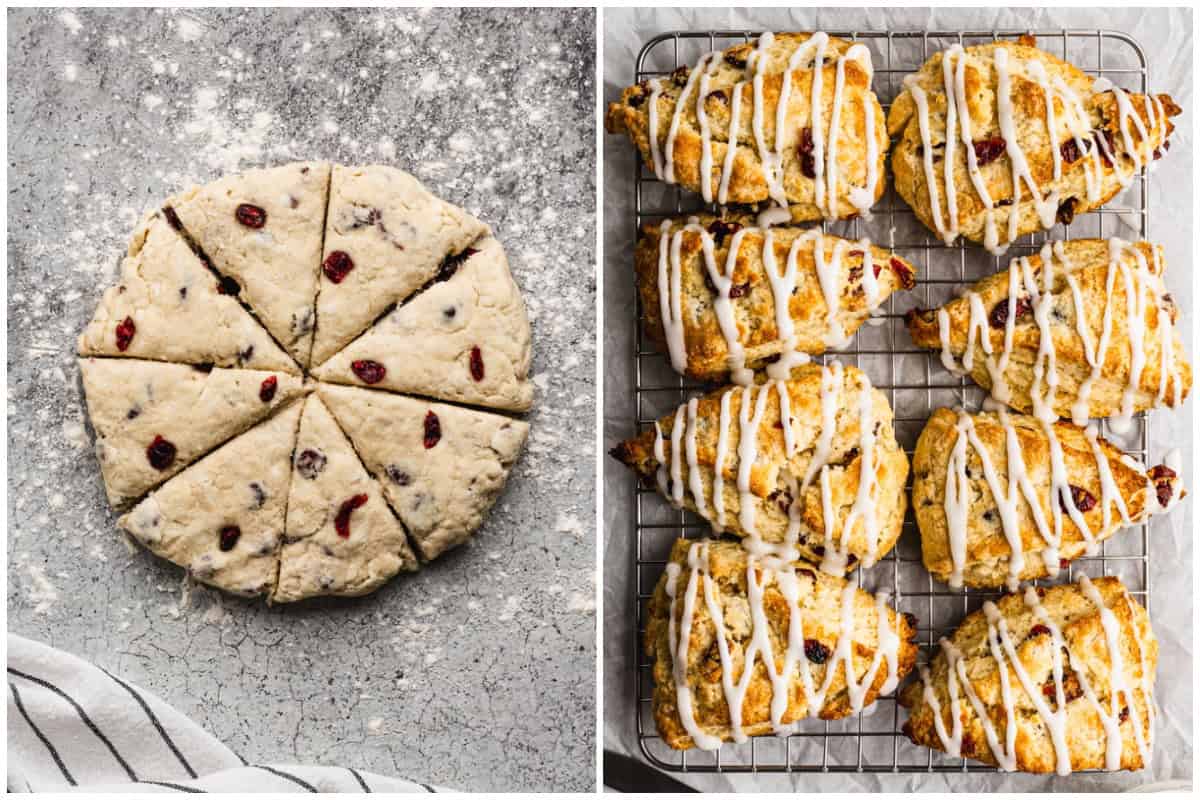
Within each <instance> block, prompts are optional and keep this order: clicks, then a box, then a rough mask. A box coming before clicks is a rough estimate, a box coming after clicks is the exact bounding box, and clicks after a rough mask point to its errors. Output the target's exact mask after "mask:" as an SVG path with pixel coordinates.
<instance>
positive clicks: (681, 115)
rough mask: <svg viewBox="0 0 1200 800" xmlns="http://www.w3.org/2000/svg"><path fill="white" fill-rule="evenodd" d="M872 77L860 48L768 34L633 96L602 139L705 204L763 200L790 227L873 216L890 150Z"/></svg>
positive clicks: (821, 38)
mask: <svg viewBox="0 0 1200 800" xmlns="http://www.w3.org/2000/svg"><path fill="white" fill-rule="evenodd" d="M873 72H874V70H873V67H872V65H871V53H870V51H869V50H868V49H867V48H866V47H865V46H863V45H862V44H855V43H852V42H848V41H845V40H843V39H838V38H834V37H830V36H828V35H826V34H825V33H822V32H818V33H780V34H772V33H769V32H768V33H764V34H762V35H761V36H760V37H759V38H758V41H757V42H755V43H754V44H750V43H746V44H739V45H736V46H734V47H731V48H729V49H728V50H725V51H724V52H722V53H709V54H707V55H705V56H704V57H703V58H702V59H701V60H700V61H699V63H697V64H696V65H695V66H694V67H692V68H691V69H688V68H687V67H680V68H679V69H678V70H676V71H675V73H674V74H673V75H671V76H670V77H667V78H661V79H655V80H651V81H644V82H642V83H640V84H638V85H636V86H630V87H629V88H627V89H625V90H624V91H623V92H622V93H621V99H620V101H618V102H615V103H611V104H610V105H609V107H608V114H607V115H606V116H605V128H606V129H607V130H608V132H609V133H623V134H625V135H626V136H628V137H629V139H630V140H631V141H632V142H633V143H634V144H635V145H636V146H637V148H638V149H639V150H640V151H641V154H642V158H643V159H644V160H645V162H646V163H647V164H649V165H650V166H651V167H652V168H653V170H654V174H655V175H656V176H657V177H658V178H659V179H660V180H663V181H666V182H667V183H677V184H679V185H680V186H684V187H686V188H688V189H691V190H692V191H696V192H700V194H701V195H702V196H703V198H704V201H705V202H708V203H711V202H713V201H716V202H717V203H720V204H722V205H725V204H727V203H759V202H763V201H768V200H770V201H773V203H774V204H775V205H777V206H781V207H783V206H786V207H789V209H790V213H791V217H792V219H793V220H795V221H797V222H805V221H811V220H819V219H845V218H848V217H853V216H858V215H862V216H869V214H870V210H871V206H872V205H873V204H874V203H875V201H877V200H878V199H879V198H880V197H882V196H883V190H884V157H885V155H886V153H887V147H888V140H887V133H886V131H885V129H884V117H883V109H882V108H881V107H880V105H879V100H878V99H876V97H875V93H874V92H872V91H871V76H872V74H873Z"/></svg>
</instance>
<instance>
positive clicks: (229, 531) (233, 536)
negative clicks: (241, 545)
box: [218, 525, 242, 553]
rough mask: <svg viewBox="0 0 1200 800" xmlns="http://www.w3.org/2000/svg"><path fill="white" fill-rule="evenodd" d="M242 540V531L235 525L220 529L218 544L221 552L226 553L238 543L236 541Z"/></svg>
mask: <svg viewBox="0 0 1200 800" xmlns="http://www.w3.org/2000/svg"><path fill="white" fill-rule="evenodd" d="M240 538H242V529H241V528H239V527H238V526H237V525H226V526H225V527H224V528H221V535H220V544H219V545H218V546H219V547H220V548H221V552H223V553H228V552H229V551H230V550H232V549H233V548H234V546H235V545H237V543H238V539H240Z"/></svg>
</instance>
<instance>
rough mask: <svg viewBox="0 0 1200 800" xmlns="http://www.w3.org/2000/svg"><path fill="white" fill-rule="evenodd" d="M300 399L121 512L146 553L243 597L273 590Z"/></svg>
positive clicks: (125, 526)
mask: <svg viewBox="0 0 1200 800" xmlns="http://www.w3.org/2000/svg"><path fill="white" fill-rule="evenodd" d="M302 405H303V403H301V402H293V403H292V404H291V405H289V406H287V407H286V408H284V409H282V410H281V411H280V412H279V413H277V414H276V415H275V416H273V417H271V418H270V419H268V420H266V421H265V422H262V423H260V424H259V425H258V426H256V427H254V428H251V429H250V430H249V431H246V432H245V433H243V434H242V435H241V436H238V437H237V438H235V439H233V440H231V441H229V442H227V443H226V444H224V445H222V446H221V447H219V448H218V449H216V450H214V451H213V452H212V453H209V454H208V455H207V456H205V457H204V458H202V459H200V460H199V461H197V462H196V463H195V464H192V465H191V466H190V467H188V468H187V469H185V470H184V471H183V472H181V473H179V474H178V475H176V476H175V477H173V478H171V479H170V480H169V481H167V482H166V483H164V484H163V485H162V486H160V487H159V488H158V489H156V490H154V492H152V493H151V494H150V496H149V497H147V498H146V499H145V500H143V501H142V502H140V503H138V504H137V505H136V506H134V508H133V510H132V511H130V512H129V513H128V514H126V515H125V516H123V517H121V519H120V521H119V523H118V524H119V525H120V526H121V528H122V529H123V530H125V531H127V532H129V534H130V535H132V536H133V538H134V539H136V540H137V541H138V542H139V543H141V544H142V545H143V546H144V547H146V548H147V549H148V550H150V551H151V552H152V553H154V554H156V555H158V556H161V557H163V558H165V559H167V560H168V561H173V562H174V563H176V564H178V565H179V566H181V567H183V568H184V569H186V570H187V571H188V574H190V575H191V576H192V577H193V578H195V579H196V580H198V581H201V582H202V583H207V584H210V585H212V586H216V587H217V588H219V589H224V590H225V591H227V592H232V593H233V594H238V595H241V596H243V597H256V596H258V595H267V596H269V595H270V594H271V592H272V590H273V589H274V588H275V579H276V576H277V573H278V566H279V545H280V542H282V541H283V532H284V523H285V512H286V509H287V500H288V486H289V482H290V480H291V477H292V450H293V448H294V447H295V444H296V429H297V426H298V425H299V422H300V408H301V406H302Z"/></svg>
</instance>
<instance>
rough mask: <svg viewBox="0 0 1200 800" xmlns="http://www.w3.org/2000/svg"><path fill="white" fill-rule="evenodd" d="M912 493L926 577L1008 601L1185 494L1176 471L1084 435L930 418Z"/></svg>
mask: <svg viewBox="0 0 1200 800" xmlns="http://www.w3.org/2000/svg"><path fill="white" fill-rule="evenodd" d="M912 494H913V496H912V502H913V509H914V511H915V514H916V517H917V526H918V527H919V528H920V531H921V555H922V560H923V561H924V562H925V568H926V569H928V570H929V572H930V573H931V574H932V575H933V577H935V578H937V579H938V580H940V581H944V582H946V583H948V584H949V585H950V586H952V587H954V588H958V587H960V586H962V585H963V584H966V585H967V586H986V587H998V586H1005V585H1007V586H1008V588H1009V590H1010V591H1016V589H1017V585H1018V583H1019V582H1020V581H1024V580H1032V579H1034V578H1042V577H1045V576H1047V575H1049V576H1051V577H1053V576H1055V575H1057V574H1058V572H1059V569H1060V568H1062V567H1065V566H1066V565H1067V563H1068V562H1070V561H1073V560H1074V559H1076V558H1078V557H1079V556H1081V555H1084V554H1091V553H1094V552H1095V551H1096V549H1097V546H1098V545H1099V543H1100V542H1102V541H1104V540H1105V539H1107V538H1108V537H1110V536H1112V535H1113V534H1114V533H1116V532H1117V531H1118V530H1120V529H1121V527H1123V526H1127V525H1136V524H1139V523H1141V522H1144V521H1145V520H1146V519H1147V518H1149V517H1150V516H1151V515H1152V514H1156V513H1159V512H1162V511H1165V510H1166V509H1167V508H1169V507H1171V506H1173V505H1174V504H1175V503H1176V502H1178V501H1179V499H1180V498H1182V497H1183V496H1184V494H1185V492H1184V489H1183V484H1182V482H1181V481H1180V479H1179V476H1178V475H1177V474H1176V472H1175V470H1173V469H1171V468H1170V467H1168V466H1166V465H1165V464H1160V465H1158V466H1155V467H1152V468H1150V469H1149V470H1147V469H1146V467H1145V466H1144V465H1142V464H1140V463H1139V462H1137V461H1136V460H1135V459H1133V458H1131V457H1129V456H1127V455H1125V454H1124V453H1122V452H1121V451H1120V450H1119V449H1117V448H1116V447H1115V446H1113V445H1112V444H1110V443H1109V442H1107V441H1105V440H1104V439H1102V438H1100V437H1099V436H1098V435H1097V431H1096V428H1095V427H1094V426H1092V427H1089V428H1086V429H1085V428H1079V427H1076V426H1075V425H1072V424H1071V423H1069V422H1043V421H1041V420H1038V419H1036V418H1034V417H1030V416H1027V415H1025V414H1013V413H1009V412H1006V411H1000V412H997V413H990V412H989V413H981V414H968V413H966V412H965V411H958V412H955V411H951V410H950V409H947V408H939V409H937V410H936V411H934V412H933V416H931V417H930V418H929V422H928V424H927V425H926V426H925V429H924V430H923V431H922V432H921V436H920V437H919V438H918V439H917V447H916V450H915V452H914V453H913V488H912Z"/></svg>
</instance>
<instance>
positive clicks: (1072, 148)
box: [1058, 137, 1082, 164]
mask: <svg viewBox="0 0 1200 800" xmlns="http://www.w3.org/2000/svg"><path fill="white" fill-rule="evenodd" d="M1058 154H1059V155H1060V156H1062V160H1063V163H1065V164H1074V163H1075V162H1076V161H1078V160H1079V156H1080V155H1082V154H1081V153H1080V152H1079V145H1077V144H1075V139H1074V137H1072V138H1070V139H1067V140H1066V141H1065V142H1063V143H1062V144H1060V145H1059V146H1058Z"/></svg>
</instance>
